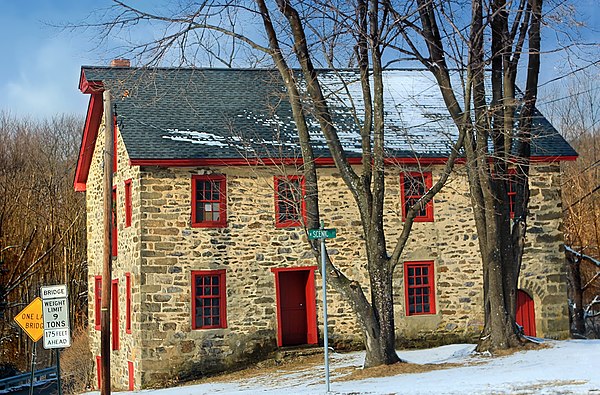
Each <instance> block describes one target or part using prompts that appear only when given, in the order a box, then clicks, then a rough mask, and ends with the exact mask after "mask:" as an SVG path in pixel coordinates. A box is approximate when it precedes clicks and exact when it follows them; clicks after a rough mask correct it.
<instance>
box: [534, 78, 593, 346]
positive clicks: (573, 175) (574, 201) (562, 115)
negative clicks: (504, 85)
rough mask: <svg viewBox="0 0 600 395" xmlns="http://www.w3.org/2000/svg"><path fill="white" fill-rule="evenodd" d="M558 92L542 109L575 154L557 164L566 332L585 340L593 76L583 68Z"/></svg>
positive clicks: (588, 304)
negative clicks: (564, 247) (567, 318)
mask: <svg viewBox="0 0 600 395" xmlns="http://www.w3.org/2000/svg"><path fill="white" fill-rule="evenodd" d="M561 88H562V91H564V92H565V93H566V94H563V95H559V94H556V93H555V94H553V95H552V96H551V97H553V99H550V100H549V102H547V103H546V105H547V107H548V113H549V116H550V117H551V118H552V119H553V121H554V123H555V124H556V125H557V126H559V128H560V130H561V131H562V133H563V134H564V135H565V137H566V138H567V139H569V141H570V142H571V144H572V145H573V146H574V147H575V149H576V150H577V152H578V153H579V158H578V159H577V161H575V162H569V163H565V164H564V165H563V171H564V174H565V177H564V180H563V183H562V185H561V192H562V198H563V213H564V216H565V244H566V245H567V246H568V248H567V258H568V262H569V265H568V271H567V273H568V276H569V277H568V278H569V300H570V307H571V321H572V326H571V330H572V331H573V333H574V334H576V335H579V336H585V335H586V334H588V333H591V331H589V330H588V328H586V323H587V324H590V323H591V321H592V320H591V319H590V318H594V319H595V317H594V314H593V313H594V311H595V310H596V306H594V305H595V303H593V302H594V300H595V299H596V298H597V297H598V298H599V299H600V296H598V295H599V292H598V289H599V287H600V278H599V277H598V275H597V273H598V266H597V265H594V264H593V262H597V261H598V259H599V258H600V154H599V152H600V107H599V105H598V104H599V103H600V91H599V90H598V76H597V75H594V73H592V72H590V71H587V70H586V71H583V72H581V73H579V74H576V75H573V76H571V77H570V78H569V79H568V80H567V81H566V82H565V84H564V86H563V87H561ZM556 90H558V89H556ZM556 97H558V98H556ZM590 311H591V313H590ZM587 326H588V327H590V326H591V325H587Z"/></svg>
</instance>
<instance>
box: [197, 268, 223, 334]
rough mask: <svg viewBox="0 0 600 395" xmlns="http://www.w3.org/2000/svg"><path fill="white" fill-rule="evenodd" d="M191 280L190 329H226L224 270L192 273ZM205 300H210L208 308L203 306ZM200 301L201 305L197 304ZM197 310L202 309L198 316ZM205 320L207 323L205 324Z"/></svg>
mask: <svg viewBox="0 0 600 395" xmlns="http://www.w3.org/2000/svg"><path fill="white" fill-rule="evenodd" d="M191 280H192V329H214V328H227V299H226V293H225V290H226V283H225V270H224V269H221V270H196V271H192V276H191ZM206 300H210V303H209V306H205V305H204V301H206ZM200 301H202V304H201V305H200V304H199V303H198V302H200ZM215 301H216V302H215ZM197 309H202V311H201V313H200V314H197V312H196V310H197ZM207 309H208V310H207ZM205 313H206V315H204V314H205ZM215 318H217V319H218V321H217V322H215ZM206 320H208V321H209V322H207V323H205V321H206ZM198 321H200V322H198Z"/></svg>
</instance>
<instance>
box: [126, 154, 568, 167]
mask: <svg viewBox="0 0 600 395" xmlns="http://www.w3.org/2000/svg"><path fill="white" fill-rule="evenodd" d="M576 159H577V156H532V157H531V158H530V161H531V162H557V161H573V160H576ZM447 161H448V158H386V159H385V163H386V164H387V165H394V164H398V165H422V166H426V165H443V164H445V163H446V162H447ZM465 162H466V159H464V158H458V159H456V163H457V164H464V163H465ZM302 163H303V160H302V158H254V159H243V158H222V159H143V158H140V159H130V160H129V164H130V165H131V166H159V167H196V166H261V165H262V166H274V165H277V166H279V165H301V164H302ZM348 163H350V164H351V165H359V164H361V163H362V158H348ZM315 164H316V165H319V166H334V165H335V163H334V162H333V158H316V159H315Z"/></svg>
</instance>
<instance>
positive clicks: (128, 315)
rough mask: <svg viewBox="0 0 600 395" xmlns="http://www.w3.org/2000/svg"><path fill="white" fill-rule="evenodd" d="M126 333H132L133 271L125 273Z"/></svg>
mask: <svg viewBox="0 0 600 395" xmlns="http://www.w3.org/2000/svg"><path fill="white" fill-rule="evenodd" d="M125 296H126V299H125V333H131V273H125Z"/></svg>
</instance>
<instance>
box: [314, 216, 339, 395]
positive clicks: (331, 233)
mask: <svg viewBox="0 0 600 395" xmlns="http://www.w3.org/2000/svg"><path fill="white" fill-rule="evenodd" d="M336 235H337V234H336V229H325V221H321V228H319V229H309V230H308V239H309V240H321V287H322V292H323V353H324V354H325V388H326V392H327V393H329V389H330V385H329V335H328V333H327V287H326V286H325V283H326V280H327V271H326V270H325V264H326V262H327V253H326V250H325V239H334V238H335V237H336Z"/></svg>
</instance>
